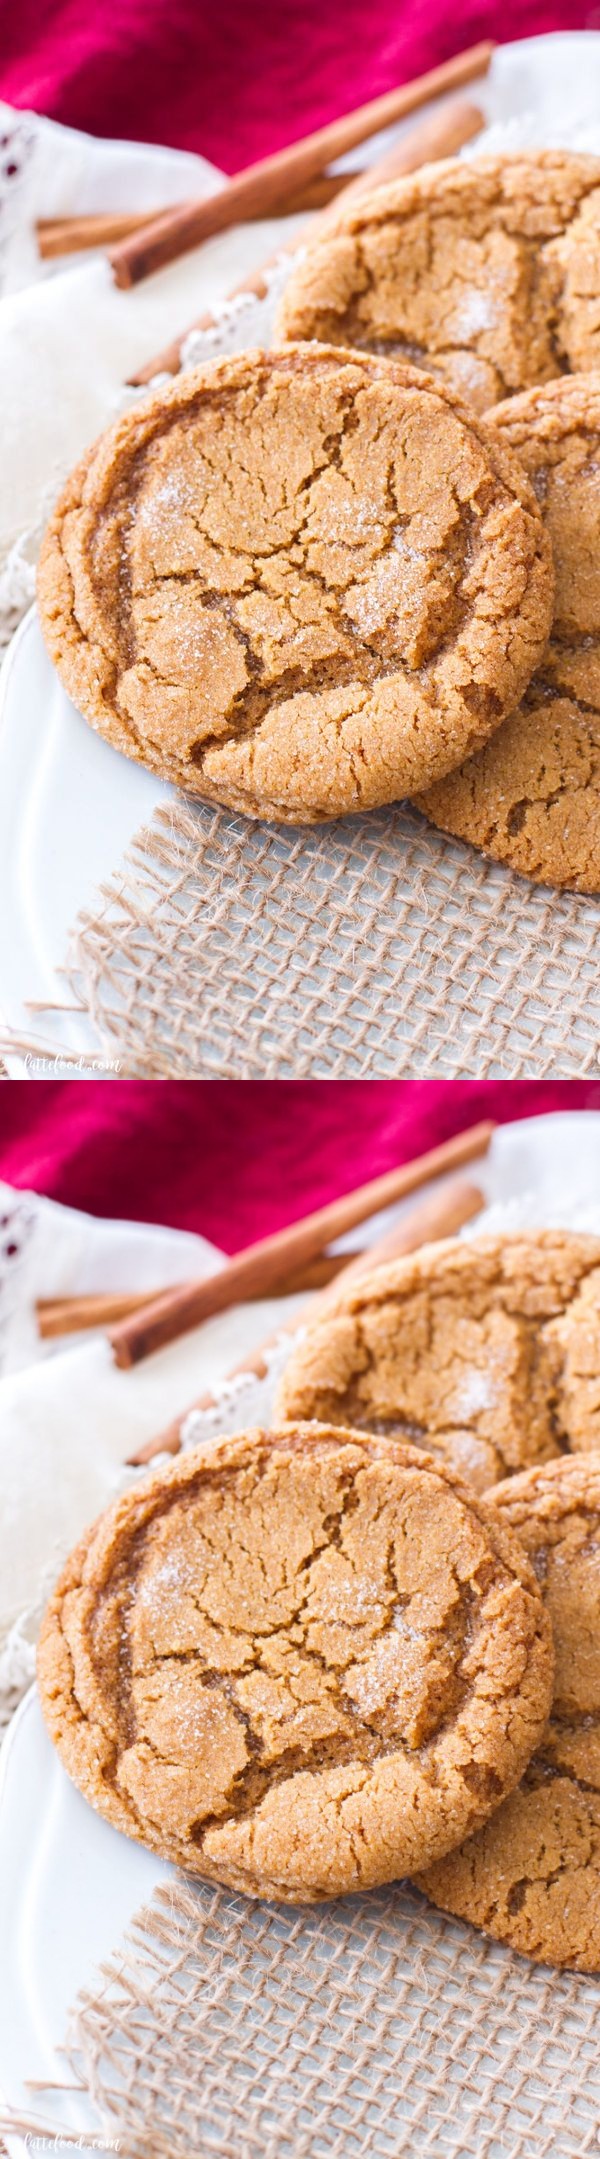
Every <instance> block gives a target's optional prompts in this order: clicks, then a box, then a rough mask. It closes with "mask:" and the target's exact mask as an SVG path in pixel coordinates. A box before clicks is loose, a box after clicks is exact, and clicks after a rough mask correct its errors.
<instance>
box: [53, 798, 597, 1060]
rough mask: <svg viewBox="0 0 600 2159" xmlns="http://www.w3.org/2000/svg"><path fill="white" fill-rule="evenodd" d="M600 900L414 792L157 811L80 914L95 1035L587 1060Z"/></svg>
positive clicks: (452, 1056) (337, 1055) (135, 1043)
mask: <svg viewBox="0 0 600 2159" xmlns="http://www.w3.org/2000/svg"><path fill="white" fill-rule="evenodd" d="M599 928H600V906H599V905H598V904H597V903H596V902H595V901H593V900H589V899H582V898H577V897H575V896H574V895H573V894H563V895H558V894H556V893H552V892H550V891H549V890H548V889H546V888H541V887H537V886H532V885H529V884H527V883H526V882H525V880H524V879H523V878H521V877H517V876H515V875H514V874H513V873H512V872H510V871H507V870H505V869H502V868H500V867H498V866H496V865H494V864H486V863H484V862H483V860H482V859H481V857H479V856H478V855H477V854H475V853H474V852H473V851H472V850H471V849H470V848H469V847H466V846H463V845H461V844H460V843H458V842H454V841H450V840H446V839H445V838H443V836H442V835H441V834H440V833H438V832H435V831H434V830H433V829H432V828H430V827H429V826H428V825H427V824H426V822H425V820H424V819H423V818H422V817H421V816H419V814H418V813H417V811H415V810H411V809H410V808H407V807H403V806H402V805H398V806H396V807H394V808H392V809H390V810H385V811H378V812H375V813H372V814H371V815H370V816H364V817H357V818H346V819H344V820H341V821H339V822H337V823H335V824H329V825H324V826H320V827H316V828H312V829H311V828H308V827H305V828H304V829H303V830H294V831H292V830H290V829H288V828H273V827H268V826H265V825H260V824H254V823H250V822H248V821H246V820H245V819H243V818H238V817H235V816H233V814H232V813H231V812H229V811H227V810H213V809H212V808H208V807H207V806H206V805H201V804H200V805H196V806H194V805H192V804H189V803H182V804H180V805H179V804H178V805H174V806H173V807H171V806H169V807H167V808H165V809H161V810H160V811H158V812H157V813H156V814H155V816H154V819H153V821H152V824H151V825H150V826H149V827H148V828H147V829H146V830H145V831H143V832H142V833H140V834H139V835H138V837H137V839H136V841H135V843H134V845H133V848H132V850H131V853H130V856H129V859H128V861H127V862H126V863H125V865H124V867H123V869H122V871H121V872H120V873H119V875H118V876H115V878H114V879H113V880H112V883H111V884H110V885H109V887H108V888H107V889H106V890H105V891H104V893H103V895H102V897H101V898H99V900H98V904H97V905H96V906H94V907H93V908H92V909H91V911H90V912H88V913H87V914H85V915H83V916H82V917H80V919H79V921H78V922H77V924H76V925H75V928H74V932H73V936H72V940H71V948H70V953H69V958H68V962H67V970H66V972H67V978H68V984H69V990H68V996H70V997H74V999H75V1002H76V1006H77V1008H78V1010H79V1011H80V1012H81V1014H82V1015H85V1022H86V1040H89V1025H90V1022H91V1029H92V1036H93V1047H94V1052H95V1053H98V1054H101V1055H104V1056H105V1057H106V1058H107V1059H113V1060H114V1059H116V1060H118V1061H119V1068H120V1071H121V1073H122V1074H129V1075H132V1076H134V1075H136V1076H137V1075H140V1076H146V1077H148V1078H163V1077H169V1078H183V1079H185V1078H191V1077H200V1076H204V1077H206V1078H233V1077H235V1078H240V1079H258V1078H260V1079H262V1078H273V1079H287V1078H291V1077H292V1076H293V1077H295V1078H300V1077H302V1076H303V1075H305V1074H309V1075H310V1076H311V1077H312V1078H315V1079H336V1078H344V1079H352V1078H372V1077H376V1076H384V1077H385V1076H386V1075H393V1076H396V1077H397V1076H401V1075H402V1074H411V1075H424V1076H430V1075H431V1076H434V1075H438V1074H439V1075H440V1076H443V1077H448V1078H452V1077H454V1076H456V1075H457V1074H458V1075H460V1076H461V1077H463V1078H467V1077H469V1076H473V1077H476V1078H478V1079H479V1078H482V1077H484V1076H487V1077H489V1078H500V1077H507V1078H517V1077H523V1076H535V1077H538V1078H539V1077H542V1076H543V1075H545V1074H546V1073H548V1074H552V1076H553V1077H555V1078H556V1077H559V1076H562V1077H564V1078H572V1077H575V1076H577V1077H578V1078H581V1077H582V1075H583V1074H584V1073H586V1072H592V1073H593V1072H595V1071H596V1070H597V1067H598V1059H599V1055H600V975H599V970H598V960H597V949H598V931H599Z"/></svg>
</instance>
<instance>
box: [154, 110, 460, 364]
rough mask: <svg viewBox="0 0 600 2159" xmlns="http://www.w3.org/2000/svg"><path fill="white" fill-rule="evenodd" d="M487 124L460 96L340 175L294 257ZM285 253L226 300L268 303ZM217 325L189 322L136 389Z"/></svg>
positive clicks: (210, 317)
mask: <svg viewBox="0 0 600 2159" xmlns="http://www.w3.org/2000/svg"><path fill="white" fill-rule="evenodd" d="M484 125H485V122H484V115H483V113H482V112H481V111H480V108H479V106H478V105H471V104H470V103H469V102H468V101H467V99H466V98H458V97H457V98H452V99H451V101H450V102H449V103H448V104H447V105H444V106H443V107H442V110H441V112H435V113H432V114H431V115H430V116H429V117H428V118H427V119H425V120H419V121H417V123H416V125H415V127H411V128H410V129H408V130H407V133H406V134H405V135H402V136H401V138H400V141H399V142H396V143H394V144H393V147H392V149H391V150H388V151H386V154H385V157H381V158H378V160H377V162H376V163H375V164H374V165H366V166H365V167H364V170H363V171H362V172H359V173H356V174H354V175H348V174H347V173H344V174H340V178H342V179H344V180H346V181H347V185H346V186H345V187H344V188H343V189H342V191H341V194H339V195H338V196H337V197H336V201H335V204H334V205H329V207H328V208H327V209H326V210H325V211H323V212H322V214H321V216H320V217H318V218H312V220H311V222H310V224H309V225H307V226H306V228H304V226H303V227H302V230H301V232H299V233H297V234H296V236H295V239H294V241H293V248H294V252H295V251H296V250H297V249H298V248H300V247H304V246H307V245H308V246H310V247H314V245H315V242H316V241H317V240H319V239H320V238H321V236H322V234H323V233H324V232H326V231H328V230H329V228H330V226H331V225H333V224H334V223H335V222H337V218H338V216H339V215H340V212H342V211H343V212H345V210H346V208H347V205H348V203H349V204H350V205H352V202H353V201H354V200H355V199H356V198H358V196H359V195H360V196H362V195H364V194H366V193H367V191H368V192H369V193H370V192H371V191H372V190H373V188H376V187H384V186H385V185H386V184H387V181H388V180H397V179H400V178H401V176H402V174H404V173H409V172H417V171H418V169H419V166H420V165H430V164H436V163H437V162H438V161H439V159H440V158H443V157H454V156H455V154H456V151H457V150H462V148H463V146H464V144H465V143H466V142H472V140H473V138H474V136H475V135H479V134H480V132H481V129H482V127H483V126H484ZM281 253H282V245H281V241H279V243H278V246H277V247H276V248H273V249H272V251H271V253H270V254H269V255H267V256H266V258H265V260H264V262H261V263H260V264H259V265H258V267H257V269H255V270H251V271H250V272H249V275H248V276H247V277H244V278H242V279H241V281H240V283H239V284H237V285H234V286H233V288H232V290H231V292H228V293H227V294H226V296H225V299H226V301H228V300H237V299H238V298H239V297H240V296H241V295H242V294H243V293H246V292H247V293H253V294H254V295H255V296H256V298H257V299H258V300H262V299H264V296H265V293H266V292H267V291H268V284H269V272H270V270H272V269H273V265H274V264H275V263H276V262H279V260H280V257H281ZM215 320H216V318H215V316H214V314H212V313H211V311H210V310H209V311H208V313H207V314H205V315H200V316H199V317H198V319H197V320H196V322H192V323H190V324H189V326H188V329H187V330H183V331H182V333H181V336H180V337H177V338H174V339H173V340H172V342H171V344H170V345H166V346H165V347H164V349H163V351H162V352H158V353H155V355H154V358H153V359H152V360H147V361H146V364H145V366H144V367H141V368H139V370H138V373H137V374H136V375H130V376H129V381H130V383H131V384H132V385H133V386H134V387H135V388H136V389H142V388H143V387H144V386H145V384H146V383H148V382H152V380H153V377H154V376H155V375H176V374H177V371H178V368H180V366H181V349H182V346H183V345H184V344H185V341H186V338H188V337H191V336H192V335H193V332H194V331H196V330H197V331H202V330H212V329H213V328H214V326H215Z"/></svg>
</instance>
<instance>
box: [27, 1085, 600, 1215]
mask: <svg viewBox="0 0 600 2159" xmlns="http://www.w3.org/2000/svg"><path fill="white" fill-rule="evenodd" d="M556 1109H600V1081H598V1080H591V1081H587V1082H585V1081H583V1082H579V1081H569V1080H566V1081H565V1080H562V1081H560V1080H559V1081H558V1082H556V1081H549V1082H544V1083H539V1084H538V1082H537V1081H535V1080H524V1081H518V1080H513V1081H510V1080H508V1081H504V1082H500V1083H499V1084H496V1083H495V1082H493V1081H483V1082H481V1083H480V1082H478V1081H475V1080H450V1081H437V1080H346V1081H340V1082H339V1083H338V1082H337V1081H319V1080H312V1081H311V1080H307V1081H304V1080H298V1081H296V1080H290V1081H283V1082H278V1081H270V1080H267V1081H253V1080H249V1081H244V1080H240V1081H237V1080H232V1081H221V1080H212V1081H211V1080H196V1081H194V1080H190V1081H184V1082H178V1081H168V1080H166V1081H163V1082H162V1083H161V1082H160V1081H159V1082H156V1083H153V1082H152V1081H147V1082H142V1083H140V1084H138V1083H137V1081H134V1080H114V1081H105V1080H82V1081H79V1080H71V1081H54V1080H39V1081H37V1082H35V1083H32V1082H31V1081H20V1080H17V1081H12V1082H8V1083H7V1084H6V1085H4V1086H3V1087H2V1088H0V1176H2V1177H4V1178H6V1179H7V1180H8V1182H9V1183H11V1184H15V1185H17V1186H19V1187H21V1188H27V1187H29V1188H32V1189H33V1190H34V1191H36V1192H46V1193H48V1194H49V1195H50V1196H51V1197H52V1198H53V1199H59V1200H63V1201H65V1202H66V1203H68V1204H69V1205H70V1206H73V1207H84V1208H87V1209H89V1210H90V1212H91V1213H92V1214H97V1215H119V1216H125V1217H128V1218H130V1219H133V1220H135V1221H138V1222H167V1223H170V1224H172V1225H173V1226H174V1227H176V1228H185V1229H195V1230H201V1231H203V1233H204V1235H205V1236H206V1237H211V1238H212V1239H213V1240H214V1243H215V1244H218V1245H220V1246H221V1247H222V1248H223V1250H224V1251H226V1252H235V1251H239V1250H240V1248H241V1247H242V1245H245V1244H250V1243H251V1242H252V1241H253V1239H254V1238H256V1237H262V1236H266V1235H267V1234H268V1232H269V1231H270V1230H274V1229H279V1228H281V1227H282V1226H283V1224H284V1223H286V1222H292V1221H295V1220H297V1219H298V1218H299V1216H300V1215H303V1214H307V1213H308V1212H309V1210H310V1209H311V1208H313V1207H319V1206H322V1205H323V1204H324V1203H325V1201H326V1200H328V1199H332V1198H333V1197H334V1196H335V1195H336V1194H338V1193H341V1192H347V1191H350V1190H351V1189H352V1188H353V1187H354V1186H355V1185H358V1184H361V1183H363V1182H366V1180H367V1178H369V1177H376V1176H378V1175H379V1174H380V1173H381V1172H382V1171H383V1170H387V1169H392V1168H393V1167H394V1165H395V1164H396V1163H398V1162H406V1161H410V1160H411V1158H412V1157H413V1156H414V1155H417V1154H421V1153H423V1152H424V1150H425V1149H426V1148H428V1147H434V1146H436V1145H437V1144H438V1142H439V1141H440V1140H443V1139H448V1138H450V1136H451V1134H452V1133H454V1132H459V1131H461V1130H463V1129H464V1127H465V1126H466V1125H469V1124H475V1123H476V1122H478V1120H479V1119H480V1118H481V1117H495V1118H496V1119H497V1120H498V1122H500V1123H508V1122H510V1121H511V1119H512V1118H515V1117H532V1116H535V1115H536V1114H537V1113H538V1112H540V1111H542V1110H556Z"/></svg>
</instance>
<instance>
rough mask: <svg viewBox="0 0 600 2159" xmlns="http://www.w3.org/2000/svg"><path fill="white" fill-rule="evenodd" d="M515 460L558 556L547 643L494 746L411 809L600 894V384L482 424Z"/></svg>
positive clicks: (543, 398) (533, 402) (543, 876)
mask: <svg viewBox="0 0 600 2159" xmlns="http://www.w3.org/2000/svg"><path fill="white" fill-rule="evenodd" d="M487 419H488V424H489V426H490V427H494V428H497V429H498V432H499V434H501V435H502V439H503V441H505V442H508V443H510V447H511V449H512V450H514V451H515V453H516V455H517V456H518V457H520V458H521V460H522V463H523V465H524V467H525V471H526V472H527V473H528V474H529V477H530V480H531V482H532V486H533V488H534V490H535V493H536V495H537V499H538V502H539V504H540V508H541V511H542V515H543V517H544V520H545V523H546V527H547V530H548V533H549V536H550V539H551V542H552V547H553V552H554V568H555V575H556V595H555V603H554V620H553V623H552V629H551V632H550V642H549V644H548V645H547V647H546V651H545V653H544V655H543V659H542V660H541V662H540V664H539V666H538V667H537V669H536V672H535V674H534V676H533V680H532V681H531V682H530V684H529V688H528V689H527V690H526V692H525V697H524V698H523V701H522V703H521V704H520V705H519V707H518V709H517V711H516V712H513V713H511V715H510V718H509V719H508V720H505V721H504V724H503V726H502V727H500V728H499V730H498V733H497V734H495V735H494V738H493V741H492V742H490V743H488V744H487V745H486V748H485V749H484V750H483V751H482V752H481V754H480V755H479V756H477V757H473V758H469V760H468V763H467V764H465V765H462V766H461V767H460V770H459V771H457V772H453V773H452V775H451V777H450V778H449V779H445V780H442V781H440V782H438V784H437V785H436V786H435V787H434V788H433V789H432V791H431V792H428V793H427V794H426V795H424V796H419V797H417V806H418V808H419V809H422V810H425V812H426V815H427V816H428V817H429V818H430V819H431V821H432V823H433V824H435V825H439V826H440V827H441V829H442V831H443V832H451V833H453V834H454V836H455V837H456V838H457V839H464V840H470V841H471V843H472V845H473V846H475V847H479V848H481V850H482V853H483V854H486V855H491V856H492V858H493V860H494V861H496V862H506V863H508V864H509V865H510V867H511V868H512V869H515V870H520V871H521V873H522V875H524V876H526V877H532V878H535V879H536V880H539V881H540V882H541V883H543V884H549V885H558V886H566V887H567V888H568V889H569V890H571V891H574V892H597V891H598V890H599V889H600V374H596V375H573V376H572V377H571V378H570V379H566V378H564V377H563V378H562V379H561V380H560V381H558V382H551V383H548V384H546V386H545V388H542V389H537V390H529V391H526V393H525V395H524V396H523V397H516V398H513V399H511V400H510V402H508V403H505V404H503V405H499V406H498V407H497V409H496V411H494V412H490V413H488V414H487Z"/></svg>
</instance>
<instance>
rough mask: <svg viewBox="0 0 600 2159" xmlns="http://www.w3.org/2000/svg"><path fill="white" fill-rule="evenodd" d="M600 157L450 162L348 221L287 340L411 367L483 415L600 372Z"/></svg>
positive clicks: (321, 249) (290, 320)
mask: <svg viewBox="0 0 600 2159" xmlns="http://www.w3.org/2000/svg"><path fill="white" fill-rule="evenodd" d="M599 303H600V158H595V157H574V156H571V155H570V153H569V152H568V151H567V150H538V151H531V152H529V153H528V154H527V155H524V154H523V153H522V152H519V153H518V155H517V156H513V157H478V158H472V159H471V158H470V159H468V160H467V161H463V160H459V159H448V160H445V161H444V162H443V163H440V164H436V165H427V166H424V167H423V168H422V170H421V171H420V172H419V173H414V174H411V175H410V177H409V178H406V179H404V180H396V181H394V182H393V184H392V185H390V186H388V187H385V188H378V189H377V192H376V193H375V194H373V195H369V196H365V198H364V200H363V201H362V202H360V201H359V202H357V203H356V204H355V206H354V207H350V209H349V210H348V211H347V213H346V215H345V216H344V214H343V211H341V212H340V217H339V221H336V226H335V230H334V231H333V232H331V231H328V233H327V234H326V235H324V237H323V239H322V241H321V244H320V245H319V244H317V245H316V246H314V247H312V248H310V249H309V250H308V252H307V254H306V255H305V257H304V260H303V261H301V262H300V263H299V265H298V267H297V269H296V270H294V271H293V273H292V276H291V278H290V280H289V283H288V285H287V287H286V291H285V293H284V296H283V301H282V304H281V307H280V311H279V318H278V335H279V336H280V337H290V338H311V337H314V338H319V339H322V340H324V341H325V343H327V344H332V345H352V346H354V347H358V348H362V347H364V348H365V349H366V350H367V351H370V352H381V353H386V354H388V355H392V356H394V357H397V358H398V359H405V360H409V361H411V362H412V363H413V365H415V366H417V367H424V368H426V369H428V370H430V371H431V373H432V374H437V375H441V376H442V377H443V379H444V381H445V382H447V383H449V384H450V387H451V388H452V390H454V391H457V392H458V393H459V395H460V396H461V397H465V398H467V399H468V401H469V403H470V404H472V405H473V406H474V407H475V408H476V410H477V411H479V412H483V411H485V409H486V407H487V406H489V405H493V404H497V403H498V401H499V399H500V398H504V397H508V396H510V395H512V393H513V392H514V391H517V390H525V389H528V388H529V386H530V385H531V384H532V383H535V382H549V381H550V380H551V379H552V377H553V376H554V375H563V374H576V373H577V372H578V371H579V370H580V369H582V368H592V367H597V366H598V365H600V304H599Z"/></svg>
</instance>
